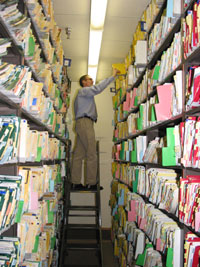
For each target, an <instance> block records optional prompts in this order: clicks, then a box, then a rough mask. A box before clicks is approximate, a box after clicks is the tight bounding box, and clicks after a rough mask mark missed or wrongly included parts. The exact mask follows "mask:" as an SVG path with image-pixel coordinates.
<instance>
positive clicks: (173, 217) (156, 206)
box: [115, 178, 200, 237]
mask: <svg viewBox="0 0 200 267" xmlns="http://www.w3.org/2000/svg"><path fill="white" fill-rule="evenodd" d="M115 180H116V181H118V182H119V183H121V184H124V185H125V186H127V187H128V189H129V190H130V191H131V192H132V190H133V189H132V186H130V185H128V184H127V183H126V182H124V181H122V180H121V179H118V178H115ZM136 194H138V195H139V196H140V197H142V199H143V200H144V202H145V203H147V204H151V205H153V206H154V207H155V208H156V209H158V210H160V211H161V212H163V213H164V214H165V215H167V216H168V217H169V218H171V219H172V220H174V221H175V222H176V223H177V224H178V226H179V227H180V229H183V230H184V231H185V232H188V231H191V232H193V233H194V234H195V235H197V236H199V237H200V233H199V232H196V231H195V230H194V229H193V228H192V227H190V226H187V225H186V224H184V223H182V222H180V221H179V218H178V217H177V216H176V215H175V214H172V213H170V212H168V211H166V210H164V209H161V208H159V205H157V204H154V203H152V202H151V201H149V199H148V198H147V197H146V196H144V195H141V194H139V193H136ZM138 228H139V227H138ZM145 235H146V234H145ZM147 237H148V236H147Z"/></svg>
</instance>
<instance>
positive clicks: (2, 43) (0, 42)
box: [0, 38, 11, 58]
mask: <svg viewBox="0 0 200 267" xmlns="http://www.w3.org/2000/svg"><path fill="white" fill-rule="evenodd" d="M10 46H11V42H10V41H9V39H7V38H0V58H1V57H3V56H5V55H7V48H8V47H10Z"/></svg>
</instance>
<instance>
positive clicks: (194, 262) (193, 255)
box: [184, 232, 200, 267]
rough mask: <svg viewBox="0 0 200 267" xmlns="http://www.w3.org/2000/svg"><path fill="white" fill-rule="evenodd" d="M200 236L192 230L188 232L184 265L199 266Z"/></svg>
mask: <svg viewBox="0 0 200 267" xmlns="http://www.w3.org/2000/svg"><path fill="white" fill-rule="evenodd" d="M199 251H200V238H199V237H198V236H196V235H195V234H193V233H192V232H187V233H186V236H185V244H184V267H189V266H198V264H199Z"/></svg>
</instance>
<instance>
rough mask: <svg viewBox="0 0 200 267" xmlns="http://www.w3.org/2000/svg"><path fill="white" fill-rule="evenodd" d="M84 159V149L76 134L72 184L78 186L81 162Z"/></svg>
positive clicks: (80, 175)
mask: <svg viewBox="0 0 200 267" xmlns="http://www.w3.org/2000/svg"><path fill="white" fill-rule="evenodd" d="M84 158H85V148H84V146H83V144H82V142H81V140H80V137H79V134H78V132H77V138H76V144H75V147H74V153H73V158H72V171H71V182H72V183H73V184H80V183H81V177H82V161H83V159H84Z"/></svg>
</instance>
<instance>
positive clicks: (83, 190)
mask: <svg viewBox="0 0 200 267" xmlns="http://www.w3.org/2000/svg"><path fill="white" fill-rule="evenodd" d="M70 192H71V193H83V194H85V193H97V192H98V190H96V189H93V190H90V189H79V190H77V189H70Z"/></svg>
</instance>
